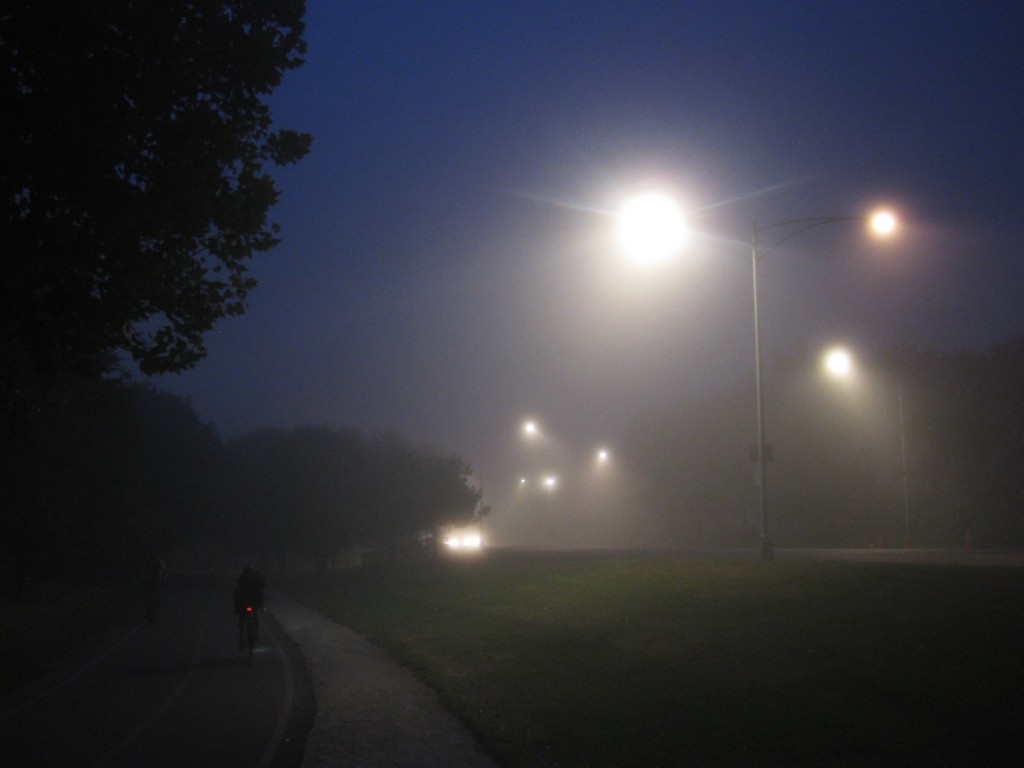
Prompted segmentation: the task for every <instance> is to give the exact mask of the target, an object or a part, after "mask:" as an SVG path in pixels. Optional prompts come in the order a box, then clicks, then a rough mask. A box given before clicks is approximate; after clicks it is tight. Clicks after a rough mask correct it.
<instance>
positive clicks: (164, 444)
mask: <svg viewBox="0 0 1024 768" xmlns="http://www.w3.org/2000/svg"><path fill="white" fill-rule="evenodd" d="M33 424H34V427H33V429H32V430H31V431H25V432H22V433H21V434H19V435H17V436H16V437H13V438H12V437H11V436H8V438H9V439H8V440H7V441H5V445H4V448H5V454H6V457H7V460H6V461H4V462H3V463H2V464H0V484H2V487H3V488H4V506H5V512H4V514H3V516H2V517H0V551H2V558H3V564H4V570H5V571H6V572H7V575H8V576H9V577H14V578H18V574H28V573H45V574H52V575H78V576H81V575H83V574H112V575H117V574H123V575H135V574H137V572H138V568H139V566H140V564H141V562H142V561H143V559H144V558H145V557H146V556H147V555H148V554H150V553H164V554H166V553H168V552H170V551H173V550H176V549H181V548H183V547H187V546H189V545H191V544H194V543H195V542H197V541H203V542H205V543H207V544H212V545H214V546H219V547H223V548H225V549H229V550H232V551H248V552H252V553H253V554H254V556H255V557H259V558H260V559H265V560H267V561H271V562H273V563H274V565H275V566H276V567H280V568H283V567H285V566H286V564H287V561H288V558H289V557H295V556H299V557H303V558H309V559H311V560H314V561H315V562H316V563H317V564H318V566H319V567H321V568H324V567H327V565H328V564H329V563H330V560H331V558H332V557H333V556H334V555H336V554H337V553H338V552H340V551H342V550H344V549H346V548H350V547H356V546H363V547H366V548H368V549H374V550H378V551H381V552H384V553H387V554H389V555H391V554H394V553H396V552H398V551H399V550H400V549H408V548H410V547H413V548H423V547H426V546H428V543H430V542H432V541H433V540H434V539H435V538H436V537H433V536H432V535H431V534H433V533H435V532H436V530H437V529H439V528H442V527H444V526H446V525H449V524H456V523H464V522H467V521H469V520H471V519H472V518H473V516H474V515H475V514H476V513H477V502H478V500H479V496H478V493H477V491H476V489H475V488H474V487H473V486H472V485H471V484H470V482H469V475H470V467H469V466H468V464H467V463H466V462H465V461H464V460H462V459H461V458H459V457H458V456H455V455H447V454H441V453H438V452H435V451H432V450H429V449H426V448H420V447H415V446H413V445H411V444H410V443H409V442H408V441H406V440H405V439H403V438H402V437H401V436H399V435H397V434H394V433H388V434H381V435H366V434H363V433H362V432H360V431H357V430H355V429H350V428H342V429H334V428H329V427H326V426H307V427H300V428H296V429H291V430H283V429H280V430H276V429H275V430H271V429H264V430H259V431H256V432H252V433H250V434H246V435H242V436H240V437H238V438H236V439H233V440H223V439H222V438H221V437H220V435H219V434H218V433H217V431H216V429H215V428H214V427H213V426H211V425H209V424H206V423H204V422H203V421H201V420H200V419H199V417H198V416H197V415H196V413H195V411H194V410H193V408H192V407H191V405H190V404H189V403H188V402H187V401H185V400H182V399H181V398H178V397H175V396H173V395H169V394H167V393H163V392H160V391H158V390H156V389H154V388H152V387H149V386H145V385H142V384H139V383H133V382H127V381H121V380H116V379H99V380H97V379H83V380H81V381H79V382H77V384H76V386H75V387H73V388H71V389H69V390H67V391H66V398H65V400H64V401H63V402H62V403H60V404H59V405H57V404H55V406H54V407H53V408H51V409H49V410H48V411H47V412H46V414H45V417H44V416H40V417H39V418H37V419H36V420H35V421H34V423H33Z"/></svg>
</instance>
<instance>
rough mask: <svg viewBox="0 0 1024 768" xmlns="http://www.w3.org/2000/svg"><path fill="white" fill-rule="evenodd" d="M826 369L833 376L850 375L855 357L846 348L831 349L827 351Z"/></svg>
mask: <svg viewBox="0 0 1024 768" xmlns="http://www.w3.org/2000/svg"><path fill="white" fill-rule="evenodd" d="M825 370H827V371H828V372H829V373H830V374H832V375H833V376H841V377H845V376H848V375H849V374H850V372H851V371H852V370H853V358H851V357H850V353H849V352H847V351H846V350H845V349H840V348H838V347H837V348H834V349H830V350H829V351H828V352H826V353H825Z"/></svg>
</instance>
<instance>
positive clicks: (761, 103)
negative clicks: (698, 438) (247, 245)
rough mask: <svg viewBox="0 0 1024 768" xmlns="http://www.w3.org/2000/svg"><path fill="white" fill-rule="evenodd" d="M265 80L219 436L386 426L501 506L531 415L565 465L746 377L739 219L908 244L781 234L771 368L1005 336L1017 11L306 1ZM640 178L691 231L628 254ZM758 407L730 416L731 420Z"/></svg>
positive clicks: (221, 340)
mask: <svg viewBox="0 0 1024 768" xmlns="http://www.w3.org/2000/svg"><path fill="white" fill-rule="evenodd" d="M306 22H307V29H306V39H307V41H308V44H309V51H308V56H307V62H306V64H305V65H304V66H303V67H302V68H300V69H299V70H297V71H295V72H292V73H290V74H289V75H288V76H287V77H286V79H285V80H284V82H283V84H282V86H281V87H280V88H279V89H278V91H277V92H276V93H275V95H274V96H273V102H272V103H273V105H274V110H275V120H276V122H277V124H278V125H279V126H281V127H287V128H295V129H299V130H304V131H308V132H310V133H312V134H313V136H314V144H313V149H312V151H311V153H310V155H309V156H307V157H306V159H305V160H303V161H302V162H301V163H300V164H299V165H297V166H295V167H293V168H288V169H284V170H282V171H280V172H278V174H277V176H278V179H279V185H280V187H281V188H282V190H283V194H282V197H281V200H280V202H279V204H278V205H277V207H276V208H275V209H273V211H272V217H273V219H274V220H276V221H278V222H279V223H280V224H281V227H282V233H281V235H282V238H283V242H282V244H281V245H280V246H279V247H278V248H276V249H275V250H274V251H272V252H270V253H269V254H261V255H258V256H257V257H256V259H255V260H254V263H253V274H254V276H255V277H256V278H257V279H258V280H259V282H260V285H259V287H258V288H257V289H256V290H255V291H254V292H253V294H252V295H251V302H250V307H249V310H248V312H247V313H246V314H245V315H244V316H243V317H241V318H237V319H232V320H229V321H226V322H223V323H221V324H220V325H218V326H217V328H216V329H215V330H214V332H213V333H212V334H211V335H210V337H209V357H208V359H206V360H205V361H203V362H202V363H200V364H199V365H198V366H197V367H196V369H195V370H193V371H191V372H188V373H186V374H182V375H177V376H166V377H162V378H159V379H157V380H156V384H157V386H159V387H160V388H162V389H165V390H168V391H171V392H173V393H176V394H180V395H183V396H187V397H188V398H189V399H190V400H191V402H192V403H193V405H194V406H195V408H196V410H197V411H198V412H199V414H200V416H201V417H202V418H203V419H205V420H208V421H210V422H212V423H213V424H214V425H215V426H216V427H217V428H218V430H219V431H220V432H221V434H222V435H223V436H225V437H227V438H231V437H235V436H237V435H239V434H242V433H244V432H248V431H251V430H253V429H256V428H259V427H263V426H275V427H293V426H299V425H305V424H329V425H334V426H342V425H349V426H355V427H358V428H360V429H363V430H365V431H367V432H378V431H382V430H385V429H393V430H395V431H397V432H399V433H400V434H402V435H404V436H406V437H407V438H409V439H410V440H411V441H412V442H414V443H415V444H417V445H424V446H429V447H432V448H435V449H438V450H441V451H444V452H456V453H459V454H461V455H463V456H464V457H466V458H467V459H468V460H469V461H470V462H471V463H472V464H473V465H474V466H475V467H477V468H478V469H479V470H480V471H481V476H482V478H483V479H484V483H485V493H486V495H488V496H489V497H490V498H489V499H488V501H489V502H491V503H494V504H495V505H496V510H495V515H496V517H495V519H496V520H497V516H499V515H500V512H501V506H502V489H503V488H505V487H506V486H507V485H508V484H510V483H511V482H512V479H513V478H512V477H511V472H512V471H513V469H512V466H511V464H510V463H509V461H508V456H509V455H510V454H509V452H510V451H512V450H518V449H515V448H514V447H513V444H514V443H515V442H516V440H517V439H518V438H517V435H516V431H517V428H518V425H519V424H520V422H521V420H522V418H524V417H526V416H527V415H530V416H534V417H535V418H537V419H539V421H540V423H541V424H542V426H543V429H544V430H545V432H546V434H547V435H548V439H549V440H550V441H551V442H552V443H559V444H561V445H562V446H563V449H564V451H566V452H580V453H582V452H585V451H587V450H589V446H590V445H595V446H596V445H597V443H598V442H607V443H608V444H609V445H611V446H612V449H613V450H614V445H615V442H616V439H618V438H621V435H622V434H623V433H624V431H625V430H626V429H627V428H628V426H629V424H630V422H631V420H632V419H633V418H634V417H635V416H636V414H637V413H638V412H639V411H640V410H641V409H643V408H645V407H649V406H655V407H657V406H664V405H669V404H672V403H676V402H679V401H682V400H688V399H693V400H695V401H699V398H700V397H702V396H705V395H707V394H708V393H711V392H714V391H717V390H728V389H734V388H737V387H745V386H749V385H750V381H751V379H752V377H753V330H752V324H753V320H752V318H753V310H752V302H751V286H750V255H749V239H750V229H751V225H752V223H753V222H754V221H757V222H758V223H760V224H768V223H772V222H775V221H781V220H785V219H790V218H799V217H806V216H819V215H860V214H863V213H865V212H867V211H868V210H869V209H870V208H871V207H872V206H873V205H876V204H880V203H884V204H886V205H889V206H891V207H892V209H893V210H895V211H897V212H898V213H899V215H900V217H901V222H902V226H901V229H900V233H899V237H898V238H897V239H896V240H894V241H893V242H890V243H887V244H885V245H881V244H877V243H873V242H871V241H870V240H869V238H867V237H865V236H864V233H863V232H862V231H861V230H860V229H859V228H858V227H856V226H854V225H846V224H837V225H831V226H828V227H823V228H821V229H819V230H815V231H813V232H808V233H806V234H804V235H801V236H799V237H796V238H794V239H792V240H790V241H787V242H786V243H785V244H783V245H782V246H780V247H779V248H778V249H776V250H774V251H772V252H771V253H770V254H769V256H768V257H767V258H766V259H765V261H764V262H763V263H762V267H761V285H760V288H761V298H762V302H763V322H764V328H763V333H764V343H765V355H766V363H768V365H769V366H770V363H771V359H772V357H773V356H777V355H779V354H781V353H784V352H786V351H787V350H791V349H794V348H795V347H799V346H801V345H816V344H819V343H820V344H824V343H826V342H831V341H836V340H842V341H844V342H846V343H847V344H849V345H850V346H851V347H854V348H869V349H874V350H884V349H891V348H894V347H907V346H909V347H927V348H936V349H941V350H950V349H977V350H984V349H986V348H987V347H988V346H989V345H990V344H992V343H994V342H997V341H1000V340H1002V339H1004V338H1006V337H1007V336H1008V335H1010V334H1011V333H1015V332H1020V331H1022V330H1024V322H1022V320H1024V312H1022V311H1021V309H1020V303H1021V300H1022V299H1024V267H1022V260H1021V257H1022V252H1021V251H1022V246H1021V244H1022V243H1024V217H1022V211H1024V45H1022V44H1021V40H1022V39H1024V5H1021V4H1020V3H1017V2H1009V1H1008V2H945V3H943V2H904V3H900V2H858V3H847V2H828V1H825V2H821V1H820V0H819V1H818V2H771V3H768V2H714V3H713V2H691V3H686V2H624V1H618V0H607V1H606V2H592V3H591V2H572V3H570V2H553V1H552V0H545V1H544V2H524V1H522V0H517V2H485V1H483V0H474V1H473V2H369V1H368V0H367V1H357V0H346V2H334V1H332V0H310V2H308V13H307V18H306ZM647 189H658V190H660V191H662V192H666V193H669V194H671V195H673V196H674V197H675V198H676V199H678V200H679V201H680V203H681V204H682V205H683V206H684V207H686V208H687V210H688V212H689V214H688V215H689V218H690V223H691V225H692V226H693V228H694V230H695V236H694V237H693V238H692V239H691V241H690V243H689V244H688V247H687V248H686V249H685V250H684V251H683V252H682V253H680V254H679V257H678V258H677V259H676V260H675V261H673V262H672V263H671V264H669V265H666V266H663V267H661V268H659V269H657V270H654V269H646V270H645V269H637V268H636V267H635V266H632V265H630V264H628V263H627V262H626V261H625V260H624V259H623V258H622V256H621V252H620V249H619V248H618V247H617V245H616V241H615V238H614V226H615V222H616V219H615V213H616V211H617V210H618V208H619V206H620V205H621V203H622V202H623V201H624V200H625V199H627V198H628V197H629V196H630V195H631V194H635V193H637V192H639V191H644V190H647ZM753 429H754V425H753V424H752V425H751V432H752V433H753Z"/></svg>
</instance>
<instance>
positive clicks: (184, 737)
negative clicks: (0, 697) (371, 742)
mask: <svg viewBox="0 0 1024 768" xmlns="http://www.w3.org/2000/svg"><path fill="white" fill-rule="evenodd" d="M231 589H232V584H231V582H230V581H228V582H223V581H221V582H219V583H214V582H211V581H205V582H201V583H193V584H185V585H181V584H179V585H176V586H175V585H173V584H172V585H171V586H170V587H169V588H168V590H167V593H166V594H165V596H164V600H163V605H162V606H161V607H160V613H159V619H158V622H157V623H156V624H147V623H145V622H143V621H141V620H140V621H139V622H137V623H134V624H131V625H127V626H124V627H122V628H120V629H119V631H118V632H116V633H114V634H112V635H111V636H109V637H108V638H107V639H106V640H105V641H104V642H103V643H102V644H100V645H99V646H97V647H96V648H94V649H93V651H92V652H91V653H90V655H89V656H88V657H87V658H86V659H85V660H83V659H81V658H78V659H75V660H74V663H73V664H69V665H68V666H67V668H65V669H60V670H56V671H55V672H54V674H52V675H49V676H47V677H46V678H45V679H43V680H41V681H38V682H37V683H36V684H35V685H33V686H31V687H30V688H29V689H27V690H26V691H24V692H23V693H22V694H21V695H20V696H19V697H18V698H16V699H13V700H10V701H7V702H5V706H4V710H3V711H2V712H0V732H2V734H3V735H2V743H3V753H2V758H0V762H3V764H4V765H10V766H26V767H27V766H86V767H89V766H91V767H92V768H117V767H120V766H124V767H126V768H127V766H147V767H152V768H159V767H161V766H168V767H169V766H174V767H175V768H182V766H189V767H190V768H193V767H194V768H204V767H206V766H209V767H210V768H213V767H214V766H216V768H231V767H232V766H245V768H253V767H254V766H259V767H260V768H293V767H294V766H298V765H300V763H301V759H302V748H303V745H304V742H305V738H306V734H307V733H308V731H309V728H310V725H311V723H312V718H313V707H314V704H313V693H312V689H311V687H310V684H309V678H308V675H307V674H306V672H305V667H304V665H303V662H302V661H301V659H300V657H299V656H298V653H297V650H296V649H295V646H294V645H293V644H292V642H291V640H290V639H288V637H287V636H286V635H285V634H284V633H283V632H282V631H281V629H280V628H279V627H278V626H277V625H276V624H275V623H274V622H273V621H270V620H267V621H264V622H263V625H262V627H261V630H262V636H261V638H260V644H259V646H258V647H257V649H256V653H255V655H254V657H253V660H252V663H251V664H250V663H249V659H248V653H247V652H246V651H241V650H239V648H238V629H237V623H236V621H235V617H234V615H233V614H232V607H231ZM267 603H268V607H270V608H272V606H273V595H270V596H269V597H268V600H267ZM140 613H141V607H140ZM12 661H14V660H5V663H10V662H12Z"/></svg>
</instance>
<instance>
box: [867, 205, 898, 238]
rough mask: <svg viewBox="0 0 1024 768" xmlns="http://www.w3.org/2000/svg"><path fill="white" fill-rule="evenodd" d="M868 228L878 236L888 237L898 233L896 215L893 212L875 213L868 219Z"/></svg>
mask: <svg viewBox="0 0 1024 768" xmlns="http://www.w3.org/2000/svg"><path fill="white" fill-rule="evenodd" d="M868 226H869V227H871V231H872V232H874V233H875V234H876V235H880V236H882V237H888V236H889V235H891V234H893V233H894V232H895V231H896V226H897V221H896V215H895V214H894V213H892V211H885V210H883V211H875V212H874V213H873V214H871V216H869V217H868Z"/></svg>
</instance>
